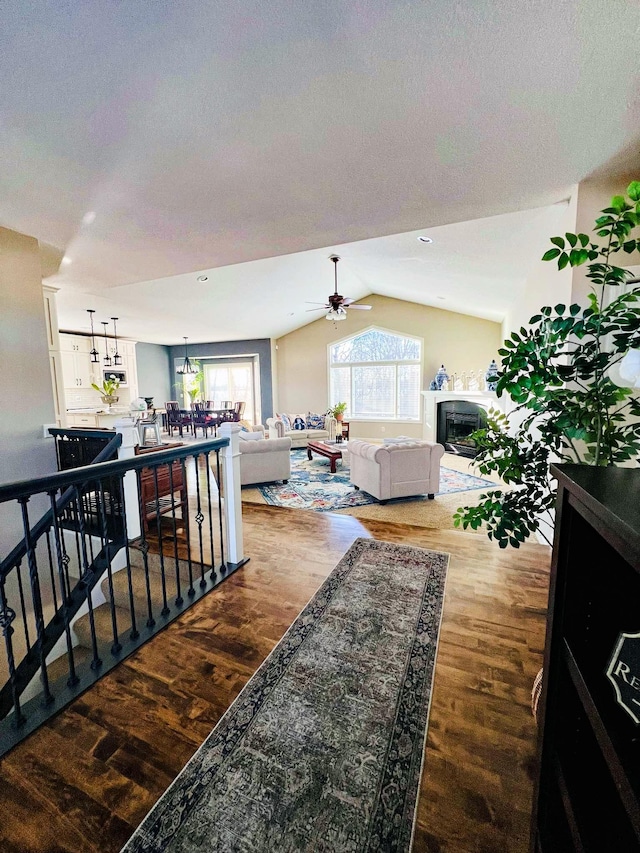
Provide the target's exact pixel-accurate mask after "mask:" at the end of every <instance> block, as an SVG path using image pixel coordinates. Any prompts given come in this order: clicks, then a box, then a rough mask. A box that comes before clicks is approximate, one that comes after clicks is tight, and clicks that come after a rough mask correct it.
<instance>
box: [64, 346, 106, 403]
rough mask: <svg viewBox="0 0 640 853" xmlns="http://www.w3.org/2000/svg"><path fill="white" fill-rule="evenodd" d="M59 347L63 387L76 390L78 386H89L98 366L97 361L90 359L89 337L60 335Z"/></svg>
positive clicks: (96, 373) (94, 380) (93, 380)
mask: <svg viewBox="0 0 640 853" xmlns="http://www.w3.org/2000/svg"><path fill="white" fill-rule="evenodd" d="M60 349H61V357H62V358H61V361H62V377H63V381H64V387H65V388H68V389H74V390H76V391H77V390H78V388H91V383H92V382H96V379H95V376H97V375H98V370H97V369H98V368H99V367H100V364H99V363H98V364H93V363H92V361H91V355H90V350H91V338H87V337H84V336H83V335H64V334H63V335H60Z"/></svg>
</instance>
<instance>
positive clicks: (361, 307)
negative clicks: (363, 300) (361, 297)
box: [349, 305, 371, 311]
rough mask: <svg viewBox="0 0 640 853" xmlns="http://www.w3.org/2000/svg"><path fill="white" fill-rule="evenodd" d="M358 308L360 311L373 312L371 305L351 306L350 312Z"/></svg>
mask: <svg viewBox="0 0 640 853" xmlns="http://www.w3.org/2000/svg"><path fill="white" fill-rule="evenodd" d="M352 308H358V309H359V310H360V311H371V305H349V310H351V309H352Z"/></svg>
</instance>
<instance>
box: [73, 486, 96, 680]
mask: <svg viewBox="0 0 640 853" xmlns="http://www.w3.org/2000/svg"><path fill="white" fill-rule="evenodd" d="M73 491H74V498H73V500H74V504H75V508H76V512H77V513H78V527H79V529H80V542H81V546H82V556H81V558H80V559H81V562H80V570H81V572H82V575H81V578H82V580H83V582H84V584H85V587H86V589H87V607H88V609H89V628H90V630H91V650H92V653H93V659H92V661H91V663H90V666H91V669H93V670H96V669H100V667H101V666H102V660H101V658H100V656H99V654H98V638H97V637H96V621H95V616H94V615H93V600H92V591H93V590H92V581H93V578H94V574H95V572H94V570H93V568H92V567H90V566H89V563H88V561H87V544H86V540H85V536H86V533H85V523H84V512H83V509H82V501H81V499H80V495H79V492H78V488H77V486H73Z"/></svg>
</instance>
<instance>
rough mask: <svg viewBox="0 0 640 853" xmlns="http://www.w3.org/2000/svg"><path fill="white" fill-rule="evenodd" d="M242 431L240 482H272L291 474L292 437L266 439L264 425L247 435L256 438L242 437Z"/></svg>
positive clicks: (246, 483) (285, 478) (287, 477)
mask: <svg viewBox="0 0 640 853" xmlns="http://www.w3.org/2000/svg"><path fill="white" fill-rule="evenodd" d="M242 435H243V434H242V433H240V441H239V447H240V484H241V485H242V486H250V485H253V484H254V483H272V482H273V481H274V480H283V481H284V482H285V483H286V482H287V481H288V479H289V477H290V476H291V439H290V438H270V439H269V441H266V440H265V439H264V438H263V436H264V427H262V426H258V427H256V428H254V430H253V432H249V433H248V434H247V435H248V436H251V437H252V438H253V439H256V440H248V439H247V437H246V436H245V438H244V439H243V438H242Z"/></svg>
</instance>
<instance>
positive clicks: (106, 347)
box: [101, 320, 112, 367]
mask: <svg viewBox="0 0 640 853" xmlns="http://www.w3.org/2000/svg"><path fill="white" fill-rule="evenodd" d="M101 322H102V325H103V326H104V358H103V359H102V361H103V363H104V366H105V367H111V364H112V361H111V356H110V355H109V339H108V338H107V325H108V323H107V321H106V320H102V321H101Z"/></svg>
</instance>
